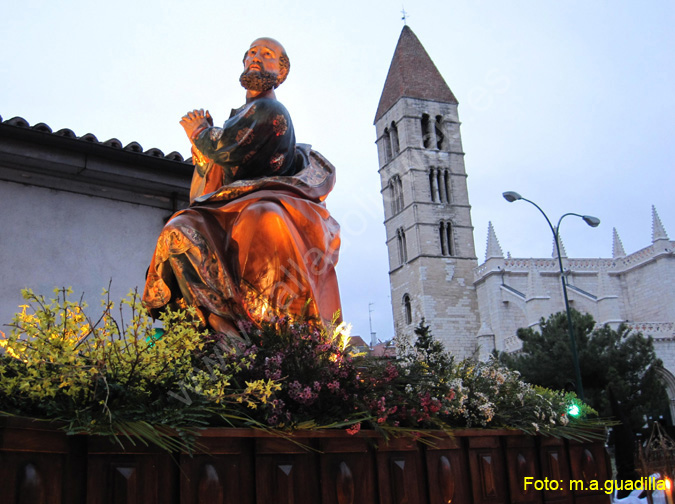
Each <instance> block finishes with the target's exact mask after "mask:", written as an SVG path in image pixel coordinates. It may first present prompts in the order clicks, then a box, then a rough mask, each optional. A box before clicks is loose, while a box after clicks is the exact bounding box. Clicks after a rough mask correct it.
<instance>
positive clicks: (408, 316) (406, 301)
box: [403, 294, 412, 324]
mask: <svg viewBox="0 0 675 504" xmlns="http://www.w3.org/2000/svg"><path fill="white" fill-rule="evenodd" d="M403 313H404V315H405V323H406V324H412V306H411V304H410V295H408V294H405V295H404V296H403Z"/></svg>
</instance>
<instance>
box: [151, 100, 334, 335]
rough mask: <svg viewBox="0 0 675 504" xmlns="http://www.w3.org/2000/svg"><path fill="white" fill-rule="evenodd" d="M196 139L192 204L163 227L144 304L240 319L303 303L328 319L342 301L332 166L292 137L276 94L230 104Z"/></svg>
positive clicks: (288, 310)
mask: <svg viewBox="0 0 675 504" xmlns="http://www.w3.org/2000/svg"><path fill="white" fill-rule="evenodd" d="M251 108H253V111H251ZM194 146H195V149H193V154H194V156H193V157H194V158H195V159H197V160H198V161H199V162H198V163H197V164H196V166H195V172H194V176H193V180H192V187H191V191H190V199H191V205H190V207H189V208H187V209H185V210H182V211H179V212H177V213H176V214H175V215H174V216H172V217H171V219H170V220H169V221H168V222H167V224H166V225H165V227H164V229H163V230H162V233H161V235H160V237H159V240H158V242H157V247H156V249H155V254H154V256H153V258H152V262H151V264H150V268H149V270H148V276H147V279H146V285H145V290H144V293H143V302H144V304H145V306H146V307H148V308H149V309H150V310H151V311H152V312H153V313H156V312H157V311H158V310H160V309H161V308H162V307H164V306H166V305H169V304H176V305H178V306H182V305H184V304H187V305H192V306H195V307H197V308H198V309H199V310H200V312H201V314H202V315H203V316H204V317H205V319H206V318H207V317H208V315H209V314H210V313H213V314H215V315H218V316H220V317H222V318H225V319H227V320H231V321H234V322H236V321H238V320H242V319H244V320H246V319H248V320H251V321H253V322H254V323H258V322H260V321H261V320H262V319H263V318H265V317H267V316H270V315H291V316H293V315H298V314H300V313H305V312H306V313H307V314H308V315H310V316H314V317H317V318H319V319H322V320H324V321H329V320H331V319H332V318H333V316H334V315H335V314H336V313H337V312H339V310H340V295H339V291H338V284H337V278H336V274H335V265H336V263H337V260H338V251H339V246H340V238H339V225H338V224H337V222H336V221H335V220H334V219H333V218H332V217H331V216H330V214H329V213H328V210H327V209H326V207H325V204H324V200H325V198H326V197H327V195H328V193H329V192H330V191H331V189H332V188H333V185H334V183H335V170H334V168H333V166H332V165H331V164H330V163H329V162H328V161H326V159H324V158H323V157H322V156H321V155H320V154H318V153H317V152H315V151H312V150H311V149H310V148H309V146H305V145H296V144H295V136H294V133H293V126H292V123H291V121H290V116H288V112H287V111H286V109H285V108H284V107H283V105H281V104H280V103H279V102H277V101H276V100H268V99H265V100H258V101H253V102H252V103H251V104H247V105H246V106H244V107H242V108H241V109H239V110H237V111H233V115H232V116H231V118H230V119H229V120H228V121H227V122H226V123H225V125H224V127H223V128H222V129H221V128H207V129H206V130H203V131H201V132H200V133H199V135H197V137H196V138H195V139H194Z"/></svg>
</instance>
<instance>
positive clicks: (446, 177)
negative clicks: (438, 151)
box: [443, 170, 452, 203]
mask: <svg viewBox="0 0 675 504" xmlns="http://www.w3.org/2000/svg"><path fill="white" fill-rule="evenodd" d="M443 189H444V190H445V202H446V203H451V202H452V197H451V194H452V193H451V192H450V170H444V172H443Z"/></svg>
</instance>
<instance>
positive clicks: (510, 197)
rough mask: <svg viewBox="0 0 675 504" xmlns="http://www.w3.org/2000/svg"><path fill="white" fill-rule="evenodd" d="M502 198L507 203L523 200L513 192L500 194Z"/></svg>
mask: <svg viewBox="0 0 675 504" xmlns="http://www.w3.org/2000/svg"><path fill="white" fill-rule="evenodd" d="M502 196H504V199H505V200H506V201H508V202H509V203H513V202H514V201H518V200H519V199H523V197H522V196H521V195H520V194H518V193H517V192H515V191H506V192H505V193H502ZM598 222H599V221H598Z"/></svg>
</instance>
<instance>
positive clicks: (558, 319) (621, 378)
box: [499, 310, 667, 430]
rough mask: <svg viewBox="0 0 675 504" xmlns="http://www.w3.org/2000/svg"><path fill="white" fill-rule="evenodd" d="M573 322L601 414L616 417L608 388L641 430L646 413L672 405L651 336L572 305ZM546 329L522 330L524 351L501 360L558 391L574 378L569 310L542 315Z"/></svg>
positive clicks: (586, 381)
mask: <svg viewBox="0 0 675 504" xmlns="http://www.w3.org/2000/svg"><path fill="white" fill-rule="evenodd" d="M572 323H573V324H574V334H575V338H576V343H577V351H578V354H579V362H580V368H581V378H582V383H583V387H584V398H585V400H586V402H588V403H589V404H590V405H591V406H592V407H593V408H594V409H596V410H597V411H598V412H599V413H600V415H602V416H607V417H609V416H612V411H611V407H610V404H609V397H608V394H607V388H608V387H610V386H611V387H612V389H613V390H614V393H615V395H616V397H617V399H619V400H620V401H621V403H622V405H623V408H624V409H625V413H626V414H627V415H628V416H629V420H630V423H631V428H632V429H633V430H638V429H640V428H641V426H642V425H643V424H644V416H645V415H646V414H648V413H650V412H660V411H663V410H664V409H665V408H666V407H667V402H666V401H667V396H666V393H665V389H664V387H663V385H662V383H661V382H660V381H659V378H658V370H659V369H660V368H662V367H663V363H662V362H661V360H660V359H657V358H656V354H655V352H654V346H653V342H652V340H651V338H645V337H644V336H643V335H642V334H640V333H634V332H631V331H630V330H629V329H628V328H627V327H626V326H625V325H621V326H620V327H619V328H618V329H617V330H613V329H612V328H611V327H609V326H607V325H605V326H603V327H596V324H595V321H594V320H593V317H592V316H591V315H589V314H580V313H579V312H577V311H575V310H572ZM540 327H541V331H535V330H533V329H531V328H527V329H518V337H519V338H520V339H521V340H522V341H523V349H522V353H519V354H514V355H509V354H503V353H502V354H499V359H500V360H501V362H503V363H504V364H506V365H507V366H508V367H510V368H512V369H515V370H518V371H519V372H520V373H521V374H522V376H523V378H524V379H525V380H526V381H529V382H531V383H536V384H538V385H541V386H544V387H548V388H551V389H555V390H561V389H564V388H565V387H566V386H567V385H568V384H569V383H574V382H575V379H574V367H573V364H572V353H571V351H570V340H569V333H568V324H567V315H566V313H564V312H560V313H555V314H553V315H551V316H550V317H549V318H548V319H547V320H545V319H543V318H542V319H541V321H540Z"/></svg>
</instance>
